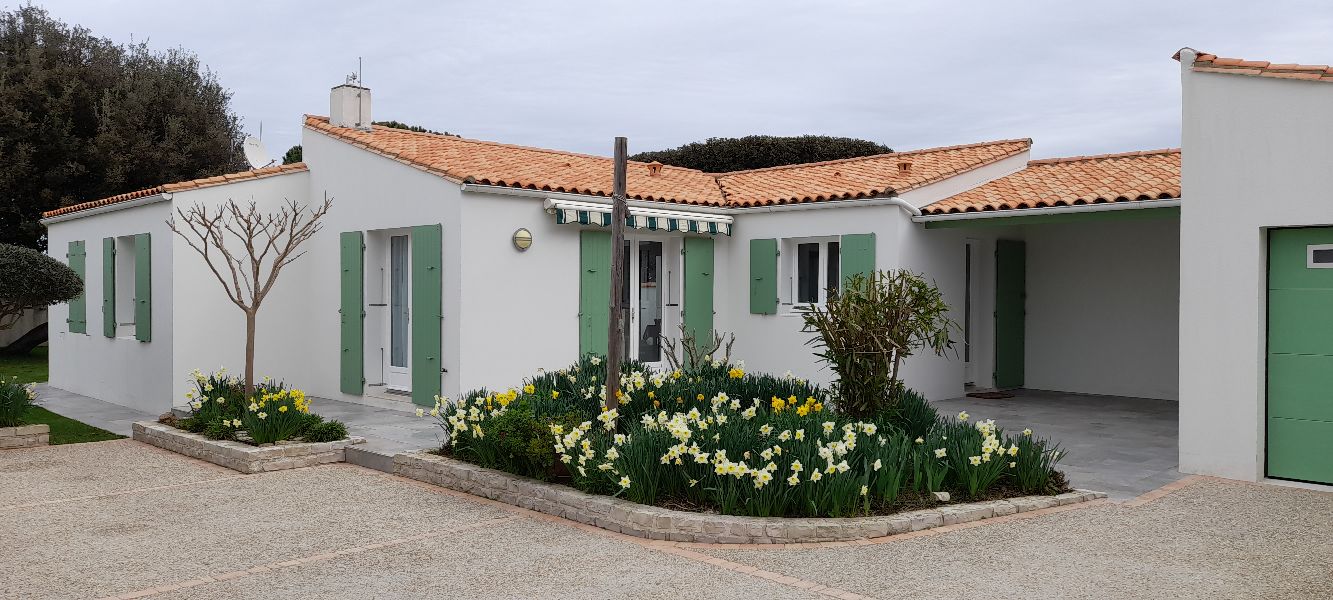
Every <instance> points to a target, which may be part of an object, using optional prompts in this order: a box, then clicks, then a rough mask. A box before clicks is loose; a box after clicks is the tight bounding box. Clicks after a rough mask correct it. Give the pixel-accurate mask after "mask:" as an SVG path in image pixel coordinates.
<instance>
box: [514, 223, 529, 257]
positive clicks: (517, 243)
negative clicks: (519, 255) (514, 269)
mask: <svg viewBox="0 0 1333 600" xmlns="http://www.w3.org/2000/svg"><path fill="white" fill-rule="evenodd" d="M514 247H515V248H517V249H518V251H519V252H523V251H525V250H527V249H528V248H531V247H532V232H531V231H528V230H527V229H523V228H520V229H519V230H518V231H515V232H514Z"/></svg>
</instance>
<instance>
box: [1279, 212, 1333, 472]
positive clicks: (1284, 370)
mask: <svg viewBox="0 0 1333 600" xmlns="http://www.w3.org/2000/svg"><path fill="white" fill-rule="evenodd" d="M1268 475H1269V476H1270V477H1280V478H1283V479H1296V480H1300V481H1312V482H1316V483H1331V484H1333V227H1320V228H1298V229H1275V230H1272V231H1270V232H1269V234H1268Z"/></svg>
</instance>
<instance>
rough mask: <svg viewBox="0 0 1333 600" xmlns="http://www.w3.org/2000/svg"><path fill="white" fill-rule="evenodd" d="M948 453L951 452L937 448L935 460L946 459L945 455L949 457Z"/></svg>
mask: <svg viewBox="0 0 1333 600" xmlns="http://www.w3.org/2000/svg"><path fill="white" fill-rule="evenodd" d="M948 453H949V451H948V450H946V449H944V448H936V449H935V458H944V457H945V455H947V454H948Z"/></svg>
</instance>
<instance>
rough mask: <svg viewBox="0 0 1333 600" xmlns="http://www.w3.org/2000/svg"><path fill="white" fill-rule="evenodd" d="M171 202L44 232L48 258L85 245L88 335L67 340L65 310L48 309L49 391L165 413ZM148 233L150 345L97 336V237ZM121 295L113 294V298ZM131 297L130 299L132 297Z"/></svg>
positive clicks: (170, 336) (169, 347)
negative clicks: (73, 243)
mask: <svg viewBox="0 0 1333 600" xmlns="http://www.w3.org/2000/svg"><path fill="white" fill-rule="evenodd" d="M170 207H171V203H170V202H168V201H162V202H156V203H153V204H145V205H141V206H135V207H133V208H127V209H123V210H117V211H110V212H105V213H100V214H95V215H89V216H87V217H83V218H78V219H71V220H68V221H61V222H57V223H51V224H49V225H47V236H48V240H47V248H48V250H47V252H48V253H49V254H50V255H51V256H52V257H54V258H55V259H57V260H59V261H61V262H64V263H66V264H68V263H69V261H68V259H67V258H65V254H66V252H67V251H68V249H69V242H70V241H75V240H83V242H84V248H85V250H86V252H87V256H86V260H85V263H84V293H85V297H86V299H87V302H86V307H87V320H88V329H87V331H88V333H87V334H86V335H85V334H81V333H69V324H68V323H66V319H68V318H69V305H68V304H56V305H53V306H52V307H51V308H50V311H49V319H50V329H49V340H50V342H49V345H50V359H49V361H50V367H49V368H50V384H51V385H52V386H53V387H58V388H60V389H64V390H69V391H71V392H74V393H76V394H83V395H85V396H89V397H92V398H97V399H99V400H105V401H107V402H112V403H115V404H120V405H123V406H129V407H132V408H136V409H139V410H143V411H147V412H161V411H163V410H165V409H166V408H167V407H169V406H170V402H169V396H170V394H171V373H170V369H169V366H170V365H171V356H172V341H173V337H174V333H173V330H172V325H173V318H172V311H173V298H172V278H171V275H172V256H173V248H172V233H171V231H170V230H168V229H167V226H166V220H167V217H168V216H169V215H170ZM139 233H148V234H151V238H152V259H151V260H152V291H153V298H152V312H153V317H152V318H153V335H152V341H149V342H140V341H138V340H136V339H134V335H133V332H131V333H130V334H129V335H128V336H127V337H116V338H108V337H105V336H103V335H102V238H106V237H119V236H127V235H135V234H139ZM117 295H118V296H119V294H117ZM131 295H132V294H131Z"/></svg>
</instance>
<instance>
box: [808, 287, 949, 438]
mask: <svg viewBox="0 0 1333 600" xmlns="http://www.w3.org/2000/svg"><path fill="white" fill-rule="evenodd" d="M798 310H799V311H800V313H801V315H802V317H803V318H804V319H805V325H806V328H807V329H808V330H811V331H814V332H815V333H816V334H817V335H816V336H815V337H813V338H811V339H810V341H809V343H810V344H811V345H813V346H815V347H817V348H822V350H820V351H819V352H816V356H818V357H819V358H821V359H823V360H824V362H827V363H828V365H829V367H830V368H832V369H833V372H834V373H836V374H837V375H838V380H837V382H836V383H834V384H833V392H834V397H835V398H836V402H837V405H838V409H839V410H840V411H842V412H843V413H845V414H848V415H852V416H855V417H858V418H870V417H872V416H874V415H876V414H879V413H880V412H882V411H884V410H886V409H889V408H892V406H893V402H894V401H895V400H896V399H897V398H898V396H899V393H900V392H901V391H902V389H903V384H902V380H901V379H899V377H898V370H899V369H900V368H901V367H902V362H903V359H905V358H907V357H908V356H911V355H912V354H914V353H916V352H919V351H921V350H930V351H932V352H934V353H935V354H936V355H943V354H944V353H945V352H946V351H947V350H949V348H951V347H952V344H953V342H952V341H951V340H950V339H949V334H950V332H951V331H953V330H956V329H958V325H957V324H956V323H954V322H953V320H952V319H950V318H949V305H948V304H946V303H945V302H944V295H943V293H941V292H940V290H939V288H938V287H936V286H935V285H933V284H931V283H928V282H926V280H925V279H923V278H922V277H921V276H919V275H917V274H915V273H912V272H911V271H905V270H904V271H881V272H878V273H872V274H871V275H870V277H865V276H863V275H859V274H858V275H853V276H851V277H849V278H848V279H847V281H846V282H845V283H844V284H843V287H842V289H840V290H838V293H837V294H836V295H834V296H833V297H832V298H830V299H829V301H828V302H827V303H825V304H824V305H822V306H821V305H818V304H808V305H802V306H801V307H800V308H799V309H798Z"/></svg>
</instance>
